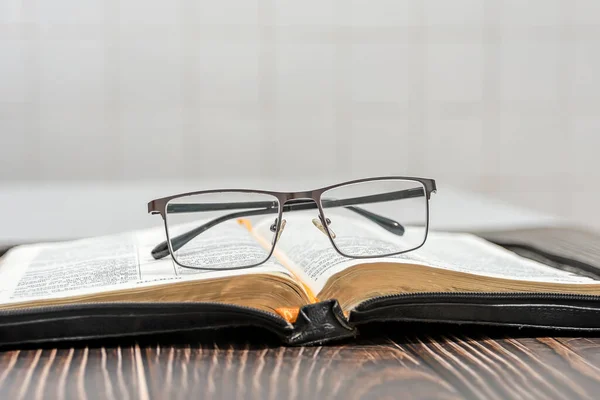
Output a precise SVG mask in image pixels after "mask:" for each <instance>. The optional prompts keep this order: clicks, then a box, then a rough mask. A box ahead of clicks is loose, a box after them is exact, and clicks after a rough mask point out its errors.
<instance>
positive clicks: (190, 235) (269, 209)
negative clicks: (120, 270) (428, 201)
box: [151, 189, 425, 260]
mask: <svg viewBox="0 0 600 400" xmlns="http://www.w3.org/2000/svg"><path fill="white" fill-rule="evenodd" d="M424 195H425V193H424V192H423V190H422V189H407V190H401V191H397V192H390V193H383V194H376V195H370V196H362V197H354V198H350V199H343V200H328V199H324V200H322V201H321V202H322V204H323V206H324V207H344V208H346V209H348V210H350V211H353V212H355V213H357V214H359V215H361V216H363V217H365V218H367V219H369V220H371V221H372V222H374V223H376V224H378V225H379V226H381V227H382V228H384V229H386V230H387V231H389V232H391V233H393V234H395V235H398V236H402V235H403V234H404V231H405V230H404V227H403V226H402V225H401V224H400V223H399V222H397V221H394V220H393V219H390V218H387V217H384V216H382V215H379V214H376V213H373V212H371V211H367V210H365V209H363V208H360V207H356V206H352V205H351V204H357V203H358V204H365V203H377V202H382V201H389V200H400V199H407V198H412V197H421V196H424ZM301 201H302V202H301V203H295V204H286V205H284V206H283V211H302V210H310V209H315V208H317V204H316V203H315V202H313V201H306V200H301ZM168 207H169V213H170V214H171V213H172V214H176V213H185V212H198V211H220V210H231V209H239V208H251V207H265V208H261V209H258V210H251V211H248V210H244V211H239V212H236V213H231V214H226V215H223V216H221V217H218V218H215V219H213V220H210V221H208V222H207V223H205V224H203V225H200V226H199V227H197V228H194V229H192V230H190V231H188V232H185V233H182V234H181V235H178V236H176V237H174V238H171V246H172V247H173V250H174V251H177V250H178V249H180V248H181V247H183V246H184V245H185V244H186V243H188V242H189V241H191V240H192V239H194V238H195V237H196V236H198V235H200V234H201V233H202V232H205V231H206V230H208V229H210V228H212V227H213V226H215V225H218V224H220V223H222V222H225V221H228V220H230V219H235V218H241V217H251V216H257V215H265V214H274V213H277V212H278V209H277V207H276V205H275V203H274V202H251V203H229V204H227V203H213V204H211V203H207V204H170V205H168ZM151 254H152V257H153V258H154V259H156V260H159V259H161V258H164V257H166V256H168V255H169V245H168V242H167V241H166V240H165V241H163V242H161V243H159V244H158V245H157V246H156V247H154V249H152V251H151Z"/></svg>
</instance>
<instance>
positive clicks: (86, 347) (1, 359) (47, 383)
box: [0, 323, 600, 399]
mask: <svg viewBox="0 0 600 400" xmlns="http://www.w3.org/2000/svg"><path fill="white" fill-rule="evenodd" d="M435 332H443V333H437V334H436V333H435ZM533 333H535V332H533ZM241 337H243V338H244V340H240V338H241ZM599 347H600V338H597V337H587V338H574V337H552V336H547V335H542V336H537V337H536V336H534V335H533V334H532V333H531V332H524V334H523V332H521V331H517V330H508V331H500V332H499V331H498V330H497V329H495V330H483V331H482V330H481V329H478V330H474V331H470V330H468V329H457V328H452V327H447V326H437V325H428V326H425V327H417V328H414V327H413V326H411V325H406V324H397V323H393V324H378V325H375V326H373V327H371V328H369V331H368V332H366V333H365V335H364V336H363V337H361V338H359V339H358V340H357V341H348V342H344V343H338V344H333V345H329V346H315V347H282V346H279V345H278V343H277V341H276V339H275V338H273V337H271V336H270V335H269V334H268V333H266V332H264V331H261V330H251V329H241V330H240V329H238V330H234V329H231V330H223V331H217V332H212V333H202V334H198V335H196V336H194V335H190V334H188V335H185V336H181V335H176V336H169V337H159V338H153V339H152V340H150V341H148V340H147V341H137V342H131V341H129V342H123V341H121V342H112V343H111V342H101V343H89V342H88V343H86V344H83V345H82V344H77V343H75V344H70V345H69V344H67V345H66V346H62V347H60V348H51V347H48V348H21V349H8V350H5V351H3V352H1V353H0V398H2V399H29V398H32V399H47V398H58V399H104V398H107V399H149V398H165V399H190V398H199V397H200V398H201V397H211V398H251V399H304V398H348V399H367V398H369V399H370V398H435V399H438V398H439V399H457V398H486V399H505V398H518V399H534V398H535V399H538V398H544V399H545V398H556V399H573V398H585V399H596V398H598V393H600V351H598V348H599Z"/></svg>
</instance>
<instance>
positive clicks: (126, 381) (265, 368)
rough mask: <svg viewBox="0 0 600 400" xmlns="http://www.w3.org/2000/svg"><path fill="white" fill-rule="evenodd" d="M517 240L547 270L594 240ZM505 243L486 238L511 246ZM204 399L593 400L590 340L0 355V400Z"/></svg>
mask: <svg viewBox="0 0 600 400" xmlns="http://www.w3.org/2000/svg"><path fill="white" fill-rule="evenodd" d="M562 232H563V233H564V231H562ZM521 234H523V238H529V242H528V246H525V247H524V248H523V249H524V250H527V251H530V250H531V248H536V249H537V250H543V251H544V253H545V254H546V256H544V257H543V258H544V260H545V258H547V257H550V258H552V260H549V261H551V262H553V263H555V264H556V266H557V267H562V261H563V260H561V259H558V260H557V259H555V258H554V256H555V255H556V254H557V253H558V254H566V255H569V256H570V257H571V259H573V258H575V259H576V260H578V261H579V262H582V263H589V264H593V265H594V266H596V265H600V264H598V263H597V262H596V261H598V260H600V247H599V246H598V243H599V241H598V240H597V237H596V239H594V240H592V239H590V236H587V239H586V238H581V237H577V238H575V236H574V235H573V234H571V235H567V236H565V235H564V234H561V233H560V232H557V231H548V230H546V231H531V232H529V233H528V234H524V233H523V232H521V233H519V235H521ZM507 235H508V236H507ZM511 235H512V233H510V232H509V233H506V232H504V233H496V234H494V237H493V238H492V237H490V239H495V240H497V241H499V242H503V243H506V244H512V243H514V241H513V240H511V238H513V239H514V238H515V237H514V236H511ZM523 238H521V239H523ZM571 239H573V240H571ZM519 243H523V241H522V240H520V241H519ZM558 243H560V246H557V244H558ZM555 244H556V245H555ZM558 249H560V252H559V251H558ZM546 261H548V260H546ZM590 261H591V262H590ZM591 272H592V273H595V270H592V271H591ZM204 397H209V398H249V399H305V398H310V399H315V398H344V399H346V398H347V399H370V398H380V399H381V398H383V399H396V398H429V399H457V398H474V399H475V398H477V399H505V398H515V399H549V398H550V399H575V398H581V399H597V398H600V337H598V336H595V335H588V336H586V337H570V336H556V332H553V331H539V330H525V329H524V330H518V329H499V328H481V327H480V328H473V327H464V326H463V327H460V326H458V327H457V326H448V325H436V324H401V323H386V324H371V325H369V326H366V327H362V328H361V336H360V337H359V338H358V339H356V340H351V341H346V342H341V343H333V344H331V345H327V346H314V347H283V346H281V345H280V343H279V341H278V340H277V338H275V337H274V336H272V334H271V333H269V332H267V331H264V330H260V329H249V328H244V329H242V328H239V329H226V330H220V331H213V332H201V333H187V334H177V335H167V336H164V335H163V336H154V337H149V338H143V337H140V338H137V340H136V341H132V339H121V340H112V341H102V342H90V341H88V342H75V343H61V344H60V345H59V347H54V346H52V345H48V346H46V347H36V346H28V347H21V348H12V349H11V348H5V349H2V350H0V399H53V398H58V399H90V400H91V399H119V400H120V399H154V398H157V399H162V398H164V399H169V400H175V399H186V400H187V399H191V398H194V399H195V398H204Z"/></svg>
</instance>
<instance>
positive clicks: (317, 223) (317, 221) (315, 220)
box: [312, 215, 335, 239]
mask: <svg viewBox="0 0 600 400" xmlns="http://www.w3.org/2000/svg"><path fill="white" fill-rule="evenodd" d="M312 223H313V225H314V226H315V227H316V228H317V229H318V230H320V231H321V232H323V234H324V235H325V236H328V235H327V230H326V229H325V227H324V226H323V223H322V222H321V216H320V215H319V218H313V219H312ZM325 223H326V224H327V227H328V229H329V234H330V235H331V238H332V239H335V232H334V231H333V229H331V228H329V225H331V220H330V219H329V218H325Z"/></svg>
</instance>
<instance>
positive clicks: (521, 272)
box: [255, 212, 595, 293]
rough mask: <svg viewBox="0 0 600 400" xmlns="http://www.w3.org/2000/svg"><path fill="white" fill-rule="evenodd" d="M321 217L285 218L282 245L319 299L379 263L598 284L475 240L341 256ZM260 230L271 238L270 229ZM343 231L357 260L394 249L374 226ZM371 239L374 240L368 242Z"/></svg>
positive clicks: (450, 238) (433, 238)
mask: <svg viewBox="0 0 600 400" xmlns="http://www.w3.org/2000/svg"><path fill="white" fill-rule="evenodd" d="M314 217H315V213H314V212H312V213H310V212H295V213H289V215H287V216H286V215H284V219H286V220H287V221H286V228H285V231H284V232H283V233H282V234H281V237H280V240H279V242H278V243H277V251H276V254H277V255H278V257H279V258H281V259H282V262H284V263H290V264H292V265H293V267H294V268H295V269H298V270H300V271H301V272H299V273H298V275H299V276H300V277H301V278H302V279H304V280H305V283H306V285H307V286H309V287H310V288H311V290H313V291H314V292H315V293H319V292H320V291H321V289H323V287H324V285H325V284H326V283H327V280H328V279H329V278H330V277H331V276H333V275H334V274H336V273H338V272H340V271H343V270H344V269H346V268H349V267H352V266H354V265H359V264H366V263H373V262H398V263H411V264H419V265H425V266H429V267H433V268H441V269H448V270H453V271H460V272H467V273H472V274H478V275H484V276H490V277H499V278H508V279H519V280H529V281H540V282H564V283H592V282H595V281H594V280H593V279H590V278H587V277H582V276H579V275H575V274H572V273H570V272H566V271H562V270H559V269H556V268H552V267H550V266H547V265H545V264H542V263H538V262H536V261H532V260H528V259H525V258H523V257H520V256H518V255H516V254H515V253H512V252H510V251H508V250H506V249H504V248H502V247H500V246H496V245H494V244H492V243H489V242H487V241H485V240H484V239H481V238H478V237H476V236H474V235H470V234H462V233H436V232H430V233H429V237H428V239H427V242H426V243H425V245H424V246H423V247H421V248H420V249H417V250H414V251H411V252H408V253H404V254H400V255H397V256H391V257H374V258H368V259H352V258H347V257H344V256H342V255H340V254H339V253H337V252H336V251H335V249H334V248H333V246H332V244H331V242H330V240H329V238H328V237H327V236H326V235H325V234H324V233H322V232H321V231H319V230H318V229H317V228H316V227H315V226H314V225H313V224H312V222H311V221H312V219H313V218H314ZM266 224H267V223H261V224H258V225H257V226H256V227H255V230H256V231H257V233H258V234H260V235H263V234H265V233H266V232H265V228H266V227H265V225H266ZM335 224H336V226H341V225H342V224H344V225H351V229H349V226H346V227H345V229H339V230H338V236H337V238H336V242H340V243H342V242H343V243H344V248H346V249H348V248H350V246H351V247H352V253H353V254H361V255H365V256H368V255H369V254H372V252H373V249H378V250H377V251H381V250H382V249H386V248H388V249H390V251H392V250H391V249H394V248H395V247H394V245H393V240H394V238H395V236H394V235H392V234H389V235H387V234H385V233H382V232H381V230H379V229H378V230H376V229H371V227H370V226H369V222H368V221H364V220H361V219H358V218H357V219H354V218H348V217H339V216H337V217H336V221H335ZM339 232H353V235H352V236H340V235H339ZM365 237H368V238H369V239H365Z"/></svg>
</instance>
